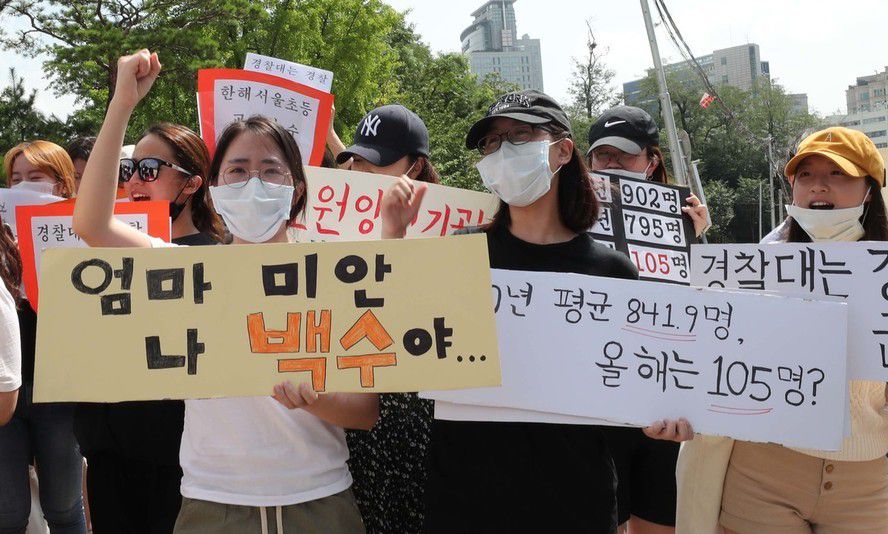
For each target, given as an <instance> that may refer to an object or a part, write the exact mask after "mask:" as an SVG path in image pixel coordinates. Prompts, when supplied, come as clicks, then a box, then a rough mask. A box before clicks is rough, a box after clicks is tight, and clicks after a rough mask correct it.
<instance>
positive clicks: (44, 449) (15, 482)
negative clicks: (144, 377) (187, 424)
mask: <svg viewBox="0 0 888 534" xmlns="http://www.w3.org/2000/svg"><path fill="white" fill-rule="evenodd" d="M3 166H4V170H5V171H6V176H8V177H9V178H10V183H11V184H12V187H19V188H27V189H33V190H35V191H40V192H43V193H49V194H54V195H57V196H61V197H65V198H67V197H70V196H71V194H72V193H73V191H74V165H73V164H72V163H71V158H70V157H68V154H67V153H66V152H65V150H64V149H63V148H62V147H60V146H58V145H56V144H55V143H50V142H49V141H33V142H30V143H22V144H20V145H18V146H16V147H13V148H12V149H11V150H10V151H9V152H7V153H6V157H4V159H3ZM3 232H4V236H3V241H4V242H10V243H11V241H12V236H11V233H9V230H8V229H5V228H4V229H3ZM13 250H14V249H13V248H12V247H11V246H9V244H8V243H6V244H5V245H4V256H3V258H0V260H2V263H3V266H2V269H3V270H4V271H5V272H9V273H12V272H14V273H17V274H16V275H15V277H14V278H15V279H16V280H18V281H20V280H21V274H20V265H21V264H20V261H21V260H20V259H19V256H18V252H17V251H15V253H14V254H13V252H12V251H13ZM7 262H8V263H7ZM11 280H12V278H11V277H7V276H6V275H5V274H4V281H7V283H9V281H11ZM15 293H18V291H17V290H16V292H15ZM17 304H18V307H17V312H18V323H19V330H20V342H21V355H22V358H21V376H22V385H21V387H20V388H19V392H18V402H17V406H16V409H15V413H14V415H13V417H12V420H11V421H10V422H9V423H8V424H7V425H6V426H4V427H0V484H2V490H0V495H2V498H0V532H3V533H6V532H16V533H19V532H24V530H25V528H26V526H27V525H28V516H29V514H30V510H31V486H30V477H29V472H28V466H29V465H30V464H31V462H32V461H33V462H34V463H35V465H36V466H37V473H38V476H39V479H40V485H39V486H40V505H41V507H42V509H43V515H44V517H45V518H46V521H47V523H48V525H49V529H50V532H51V533H53V534H56V533H85V532H86V519H85V518H84V514H83V498H82V495H81V485H82V482H83V470H82V463H83V458H82V457H81V456H80V451H79V450H78V446H77V441H76V439H75V438H74V431H73V421H74V406H73V405H71V404H60V403H44V404H32V403H31V393H32V390H33V386H34V346H35V342H36V337H37V315H36V314H35V313H34V311H33V309H32V308H31V305H30V303H28V302H27V301H25V300H19V301H18V302H17ZM3 341H5V340H0V343H3Z"/></svg>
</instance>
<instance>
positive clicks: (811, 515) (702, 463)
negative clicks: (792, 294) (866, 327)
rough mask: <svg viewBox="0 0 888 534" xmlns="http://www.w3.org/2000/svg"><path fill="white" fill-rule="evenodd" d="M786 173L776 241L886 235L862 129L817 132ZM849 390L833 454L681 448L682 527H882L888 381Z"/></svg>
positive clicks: (873, 162)
mask: <svg viewBox="0 0 888 534" xmlns="http://www.w3.org/2000/svg"><path fill="white" fill-rule="evenodd" d="M784 172H785V174H786V176H787V177H788V178H789V183H790V185H791V186H792V205H791V206H787V213H788V214H789V218H788V220H787V225H786V230H784V232H783V235H782V240H781V241H782V242H788V243H810V242H817V243H825V242H844V241H886V240H888V213H886V209H885V202H884V200H883V197H882V191H883V188H884V187H885V164H884V162H883V160H882V157H881V155H880V154H879V152H878V150H877V149H876V146H875V145H874V144H873V142H872V141H871V140H870V139H869V138H868V137H867V136H866V135H865V134H863V133H862V132H859V131H856V130H851V129H848V128H840V127H835V128H827V129H825V130H821V131H819V132H815V133H814V134H812V135H810V136H808V137H807V138H806V139H805V140H804V141H802V143H801V144H800V145H799V148H798V152H797V153H796V155H795V156H794V157H793V158H792V159H790V160H789V162H788V163H787V164H786V168H785V171H784ZM790 320H791V319H790ZM796 330H797V331H800V332H802V331H804V325H796ZM849 389H850V405H851V412H850V417H851V436H850V437H847V438H845V440H844V442H843V444H842V448H841V450H839V451H837V452H832V451H817V450H806V449H793V448H789V447H784V446H781V445H775V444H764V443H750V442H744V441H733V440H730V439H726V438H717V437H712V436H702V439H700V440H694V441H693V442H690V443H688V444H686V446H685V447H684V448H682V451H681V455H680V457H679V469H678V478H679V509H678V520H677V524H678V527H679V529H680V530H681V531H682V532H702V533H709V532H715V531H716V530H717V529H718V527H719V525H720V526H721V527H723V528H724V529H725V532H727V533H728V534H732V533H740V534H745V533H756V534H759V533H762V534H770V533H800V534H801V533H810V532H823V533H832V532H836V533H838V532H872V533H877V532H880V533H881V532H888V459H886V457H885V454H886V453H888V402H886V384H885V383H884V382H872V381H863V380H854V381H851V382H850V388H849Z"/></svg>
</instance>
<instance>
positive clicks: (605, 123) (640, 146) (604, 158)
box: [586, 106, 708, 236]
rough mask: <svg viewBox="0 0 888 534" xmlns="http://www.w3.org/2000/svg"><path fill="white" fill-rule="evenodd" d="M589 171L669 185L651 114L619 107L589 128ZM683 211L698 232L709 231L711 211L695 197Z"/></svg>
mask: <svg viewBox="0 0 888 534" xmlns="http://www.w3.org/2000/svg"><path fill="white" fill-rule="evenodd" d="M586 158H587V160H588V163H589V168H590V169H591V170H593V171H605V172H609V173H611V174H619V175H623V176H628V177H630V178H638V179H640V180H650V181H652V182H656V183H659V184H665V183H669V178H668V176H667V175H666V166H665V165H664V163H665V162H664V160H663V153H662V152H661V151H660V129H659V128H658V127H657V123H656V122H654V120H653V119H652V118H651V116H650V115H648V113H647V112H646V111H645V110H643V109H641V108H636V107H632V106H617V107H614V108H611V109H609V110H607V111H605V112H604V113H602V114H601V116H600V117H598V120H597V121H595V123H594V124H592V126H591V127H590V128H589V151H588V152H587V153H586ZM685 201H686V202H687V203H688V204H689V205H688V206H684V207H682V209H681V210H682V211H683V212H684V213H686V214H687V215H688V216H689V217H690V218H691V221H693V223H694V232H695V233H696V235H697V236H700V235H702V234H703V233H704V232H705V231H706V229H707V222H706V216H707V213H708V209H707V207H706V205H705V204H701V203H700V199H699V198H697V195H694V194H692V195H691V196H689V197H688V198H686V199H685Z"/></svg>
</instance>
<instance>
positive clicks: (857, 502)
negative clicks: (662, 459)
mask: <svg viewBox="0 0 888 534" xmlns="http://www.w3.org/2000/svg"><path fill="white" fill-rule="evenodd" d="M720 523H721V524H722V526H724V527H725V528H727V529H730V530H733V531H735V532H739V533H741V534H747V533H749V534H810V533H812V532H816V533H817V534H838V533H848V532H852V533H873V534H876V533H878V534H885V533H888V459H886V458H885V457H884V456H883V457H880V458H877V459H875V460H870V461H867V462H840V461H834V460H823V459H820V458H815V457H813V456H808V455H807V454H802V453H799V452H795V451H793V450H791V449H787V448H786V447H781V446H780V445H773V444H760V443H748V442H743V441H737V442H736V443H735V444H734V451H733V453H732V454H731V463H730V465H729V466H728V472H727V474H726V475H725V485H724V492H723V493H722V511H721V517H720Z"/></svg>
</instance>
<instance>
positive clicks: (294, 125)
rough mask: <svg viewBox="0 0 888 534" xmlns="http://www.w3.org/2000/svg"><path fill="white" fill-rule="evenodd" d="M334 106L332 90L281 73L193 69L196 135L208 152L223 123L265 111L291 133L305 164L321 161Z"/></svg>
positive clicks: (227, 123)
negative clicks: (316, 87) (194, 77)
mask: <svg viewBox="0 0 888 534" xmlns="http://www.w3.org/2000/svg"><path fill="white" fill-rule="evenodd" d="M332 108H333V95H331V94H330V93H325V92H323V91H319V90H317V89H315V88H313V87H308V86H307V85H302V84H300V83H296V82H293V81H290V80H286V79H283V78H280V77H279V76H273V75H271V74H264V73H260V72H250V71H245V70H240V69H201V70H199V71H197V109H198V113H199V115H200V135H201V137H203V139H204V142H206V144H207V148H208V149H209V150H210V154H212V153H213V152H215V150H216V139H218V137H219V136H220V135H221V134H222V131H223V130H225V127H226V126H228V125H229V124H231V123H232V122H234V121H237V120H242V119H248V118H250V117H252V116H253V115H264V116H266V117H268V118H270V119H273V120H275V121H277V122H278V124H280V125H281V126H283V127H284V129H286V130H287V131H288V132H290V134H291V135H292V136H293V138H294V139H295V140H296V143H297V144H298V145H299V151H300V153H301V154H302V163H303V164H307V165H320V164H321V161H322V160H323V158H324V143H325V142H326V139H327V130H328V128H329V127H330V118H331V115H332Z"/></svg>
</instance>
